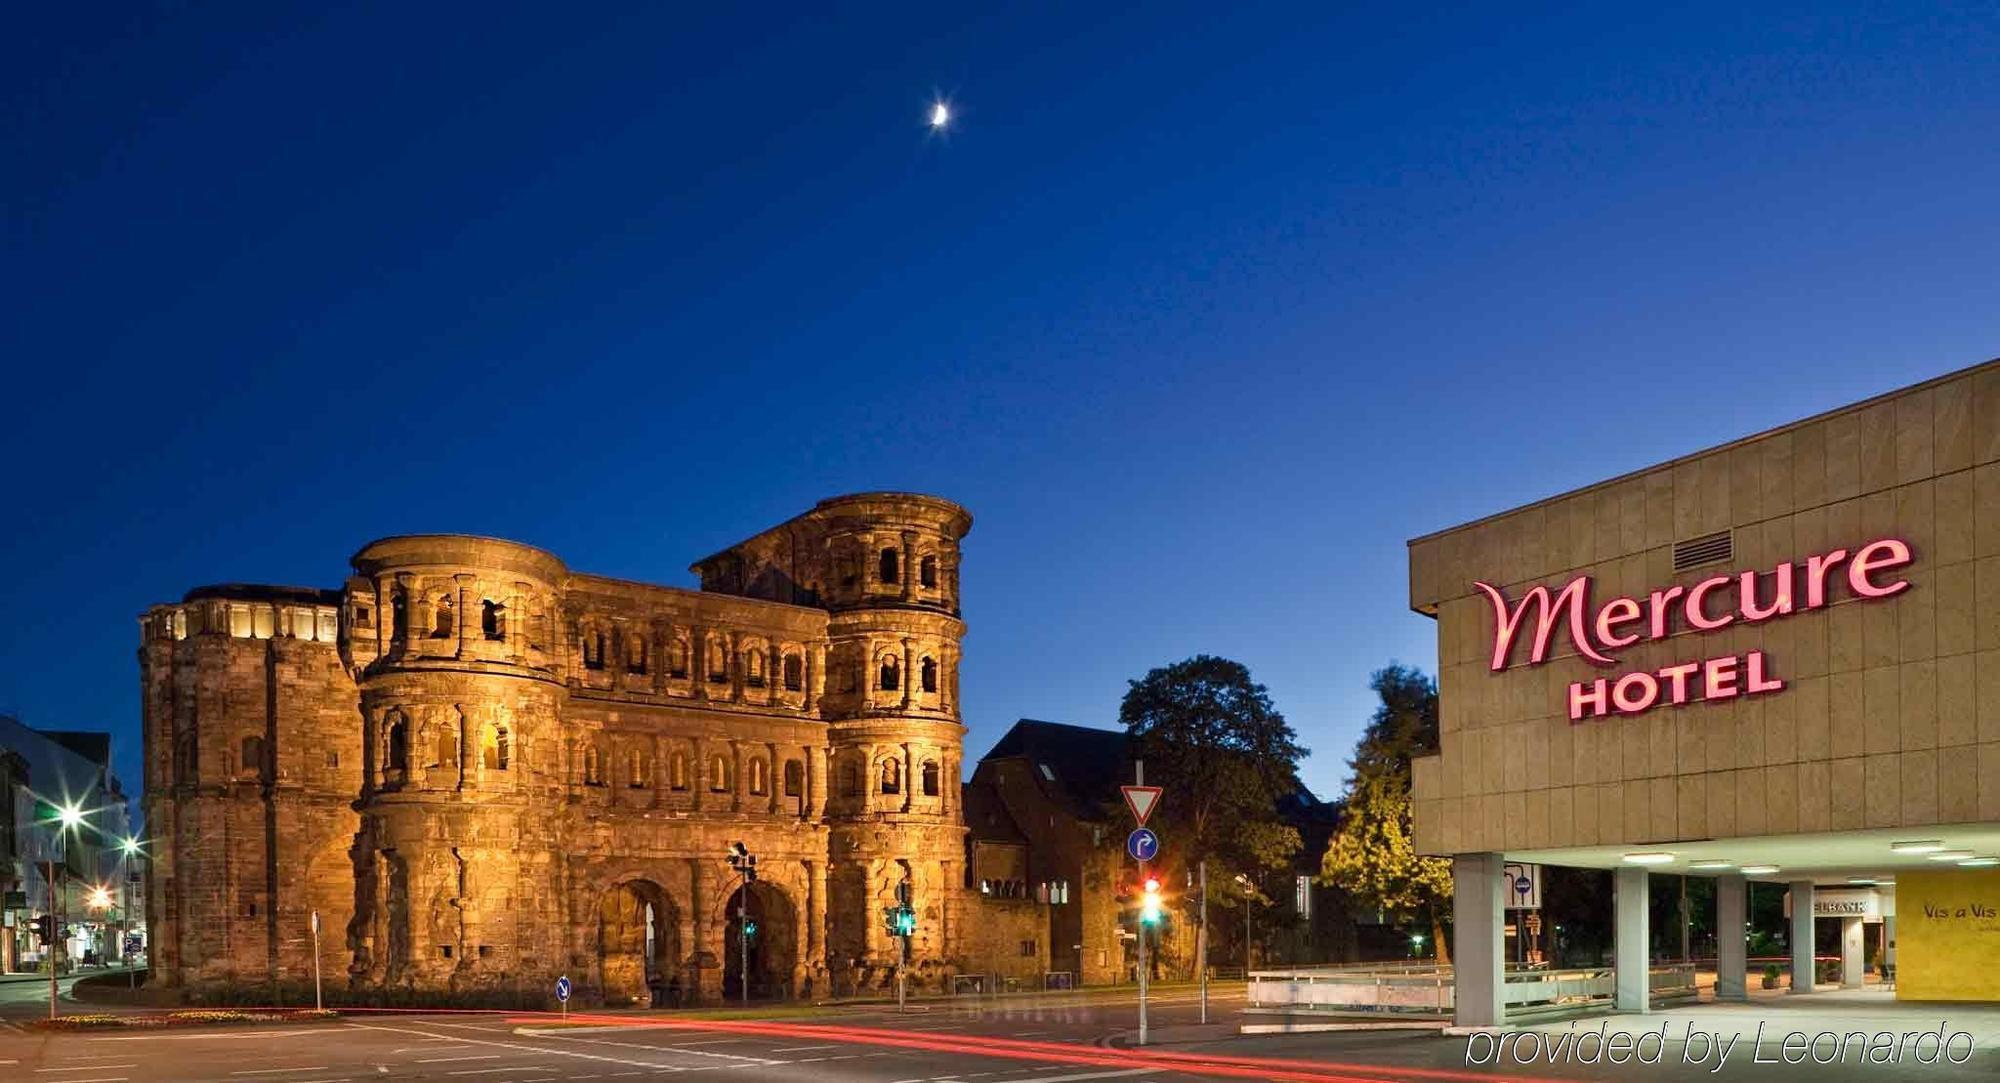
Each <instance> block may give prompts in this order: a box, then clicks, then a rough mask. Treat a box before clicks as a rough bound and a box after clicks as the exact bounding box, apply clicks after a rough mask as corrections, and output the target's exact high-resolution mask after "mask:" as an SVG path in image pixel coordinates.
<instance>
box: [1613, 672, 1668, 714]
mask: <svg viewBox="0 0 2000 1083" xmlns="http://www.w3.org/2000/svg"><path fill="white" fill-rule="evenodd" d="M1632 688H1636V689H1638V690H1639V691H1638V693H1637V694H1636V695H1627V694H1626V690H1627V689H1632ZM1659 698H1660V682H1658V681H1656V680H1654V679H1653V675H1652V674H1650V673H1646V672H1644V671H1640V672H1638V673H1627V674H1626V675H1624V676H1623V677H1620V678H1618V683H1617V684H1614V685H1612V686H1611V705H1612V706H1613V707H1616V708H1618V709H1619V710H1620V711H1622V712H1624V713H1625V714H1638V713H1639V712H1640V711H1643V710H1645V709H1646V708H1648V707H1651V706H1652V705H1653V703H1654V702H1655V701H1657V700H1658V699H1659Z"/></svg>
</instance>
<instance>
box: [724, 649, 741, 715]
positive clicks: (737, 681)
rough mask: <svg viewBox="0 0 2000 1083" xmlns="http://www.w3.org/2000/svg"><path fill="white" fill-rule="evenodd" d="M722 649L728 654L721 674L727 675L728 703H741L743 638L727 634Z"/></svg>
mask: <svg viewBox="0 0 2000 1083" xmlns="http://www.w3.org/2000/svg"><path fill="white" fill-rule="evenodd" d="M723 649H724V650H726V651H728V652H729V657H728V659H727V660H726V661H725V663H724V664H725V666H726V667H727V668H725V669H724V670H723V672H725V673H727V674H729V702H731V703H741V702H743V636H742V635H740V634H739V633H736V632H731V633H729V636H728V638H727V639H725V640H724V642H723Z"/></svg>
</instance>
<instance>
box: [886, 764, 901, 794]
mask: <svg viewBox="0 0 2000 1083" xmlns="http://www.w3.org/2000/svg"><path fill="white" fill-rule="evenodd" d="M882 792H883V793H902V792H903V761H902V760H898V759H893V758H891V759H886V760H883V761H882Z"/></svg>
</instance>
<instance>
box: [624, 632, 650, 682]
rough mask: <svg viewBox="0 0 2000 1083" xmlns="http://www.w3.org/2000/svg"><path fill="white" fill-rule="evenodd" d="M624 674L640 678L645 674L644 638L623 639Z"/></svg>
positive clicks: (627, 637)
mask: <svg viewBox="0 0 2000 1083" xmlns="http://www.w3.org/2000/svg"><path fill="white" fill-rule="evenodd" d="M625 672H627V673H636V674H639V675H641V676H644V675H645V672H646V637H645V636H642V635H627V636H626V637H625Z"/></svg>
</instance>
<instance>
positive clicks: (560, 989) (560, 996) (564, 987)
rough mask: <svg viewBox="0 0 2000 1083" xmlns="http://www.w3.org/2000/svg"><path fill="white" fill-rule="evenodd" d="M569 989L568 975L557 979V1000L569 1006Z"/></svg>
mask: <svg viewBox="0 0 2000 1083" xmlns="http://www.w3.org/2000/svg"><path fill="white" fill-rule="evenodd" d="M569 988H570V987H569V975H568V974H564V975H563V976H562V977H560V978H557V979H556V999H557V1000H560V1001H562V1002H563V1003H564V1004H567V1003H569Z"/></svg>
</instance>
